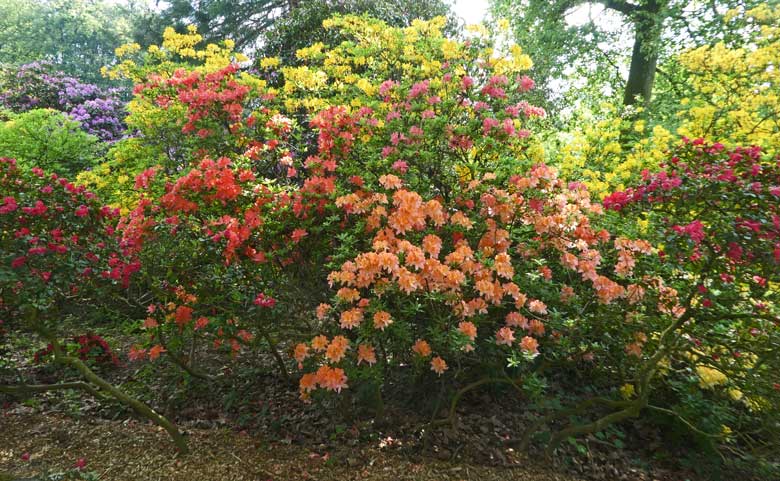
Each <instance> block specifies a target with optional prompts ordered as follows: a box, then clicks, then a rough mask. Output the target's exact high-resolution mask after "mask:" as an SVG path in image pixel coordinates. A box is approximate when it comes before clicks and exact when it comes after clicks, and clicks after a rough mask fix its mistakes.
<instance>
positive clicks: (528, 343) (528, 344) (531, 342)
mask: <svg viewBox="0 0 780 481" xmlns="http://www.w3.org/2000/svg"><path fill="white" fill-rule="evenodd" d="M520 349H522V350H523V351H524V352H527V353H528V354H536V353H537V352H539V342H538V341H537V340H536V339H534V338H533V337H531V336H525V337H523V338H522V339H521V340H520Z"/></svg>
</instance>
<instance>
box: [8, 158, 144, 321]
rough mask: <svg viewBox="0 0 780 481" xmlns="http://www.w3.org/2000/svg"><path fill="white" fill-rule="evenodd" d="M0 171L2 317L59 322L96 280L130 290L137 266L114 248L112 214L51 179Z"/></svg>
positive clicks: (35, 172)
mask: <svg viewBox="0 0 780 481" xmlns="http://www.w3.org/2000/svg"><path fill="white" fill-rule="evenodd" d="M0 167H1V168H2V170H1V171H0V185H2V186H3V204H2V205H1V206H0V215H2V222H3V228H2V232H0V235H1V236H2V237H0V239H2V246H3V249H2V254H0V256H1V257H0V265H1V266H2V267H0V269H2V271H0V272H2V275H3V279H4V283H3V287H2V299H3V307H4V309H5V310H11V312H15V311H17V310H19V309H23V308H27V309H32V310H34V311H36V312H37V313H38V316H39V318H40V321H41V322H45V321H56V319H57V315H58V313H59V310H60V309H61V308H62V307H63V305H64V304H67V303H68V302H70V299H72V298H73V297H74V296H75V297H76V298H77V297H78V296H79V295H80V293H81V292H82V291H85V290H87V289H88V288H90V287H91V286H92V285H93V282H94V281H95V280H97V279H107V280H109V281H112V282H116V283H117V284H127V283H128V282H129V276H130V275H131V274H132V273H133V271H135V270H137V269H138V265H137V263H135V262H134V261H132V260H130V259H128V258H127V257H126V256H125V255H124V254H123V253H122V251H121V250H120V249H118V246H117V244H116V242H115V241H114V242H112V241H111V236H112V234H113V227H111V226H110V224H108V223H105V222H104V221H105V220H108V219H111V218H115V217H117V216H118V212H117V211H116V210H114V209H110V208H108V207H103V206H102V205H100V204H99V203H98V201H97V199H96V198H95V196H94V194H92V193H90V192H88V191H87V190H86V189H85V188H84V187H80V186H76V185H74V184H72V183H70V182H69V181H68V180H67V179H65V178H61V177H59V176H57V175H56V174H46V173H44V171H43V170H41V169H39V168H33V169H22V168H19V167H17V166H16V162H15V161H14V160H12V159H8V158H3V159H2V161H1V162H0ZM47 318H49V319H47Z"/></svg>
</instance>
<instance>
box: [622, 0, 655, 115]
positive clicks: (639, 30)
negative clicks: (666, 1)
mask: <svg viewBox="0 0 780 481" xmlns="http://www.w3.org/2000/svg"><path fill="white" fill-rule="evenodd" d="M661 3H663V2H661V1H658V0H655V1H651V2H649V3H648V4H647V5H646V6H645V7H644V8H642V9H641V10H638V11H636V12H635V13H634V48H633V50H632V52H631V67H630V68H629V71H628V81H627V82H626V90H625V92H624V94H623V104H624V105H634V104H636V103H637V98H639V99H641V102H642V104H643V106H647V104H649V103H650V98H651V96H652V94H653V82H654V81H655V69H656V63H657V62H658V42H659V41H660V39H661V28H660V25H659V23H658V18H657V14H658V12H659V11H660V9H661V5H660V4H661Z"/></svg>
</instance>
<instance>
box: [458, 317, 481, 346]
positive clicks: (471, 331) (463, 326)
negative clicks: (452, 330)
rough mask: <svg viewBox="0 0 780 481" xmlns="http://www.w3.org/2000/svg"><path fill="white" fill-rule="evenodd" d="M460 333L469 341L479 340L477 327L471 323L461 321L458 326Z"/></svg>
mask: <svg viewBox="0 0 780 481" xmlns="http://www.w3.org/2000/svg"><path fill="white" fill-rule="evenodd" d="M458 331H460V332H461V333H463V334H464V335H465V336H466V337H468V338H469V340H472V341H473V340H474V339H476V338H477V326H475V325H474V323H473V322H471V321H461V322H460V323H459V324H458Z"/></svg>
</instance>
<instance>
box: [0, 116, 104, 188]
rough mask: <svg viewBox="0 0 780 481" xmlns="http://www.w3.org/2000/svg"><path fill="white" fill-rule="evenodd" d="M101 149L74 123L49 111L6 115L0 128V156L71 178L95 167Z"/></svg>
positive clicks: (92, 137) (93, 138)
mask: <svg viewBox="0 0 780 481" xmlns="http://www.w3.org/2000/svg"><path fill="white" fill-rule="evenodd" d="M102 149H103V147H102V144H101V143H100V141H99V140H98V139H97V137H94V136H92V135H89V134H87V133H85V132H84V131H82V130H81V126H80V124H79V123H78V122H76V121H74V120H71V119H70V117H68V116H67V115H65V114H63V113H61V112H57V111H55V110H51V109H35V110H31V111H29V112H25V113H23V114H19V115H10V117H9V120H8V121H6V122H3V123H1V124H0V153H2V155H3V156H5V157H12V158H15V159H17V161H18V162H19V163H20V165H24V166H27V167H35V166H38V167H41V168H43V169H46V170H48V171H53V172H57V173H58V174H63V175H75V174H76V173H78V172H80V171H82V170H84V169H87V168H89V167H91V166H93V165H95V163H96V161H97V159H98V158H99V157H100V152H101V150H102Z"/></svg>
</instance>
